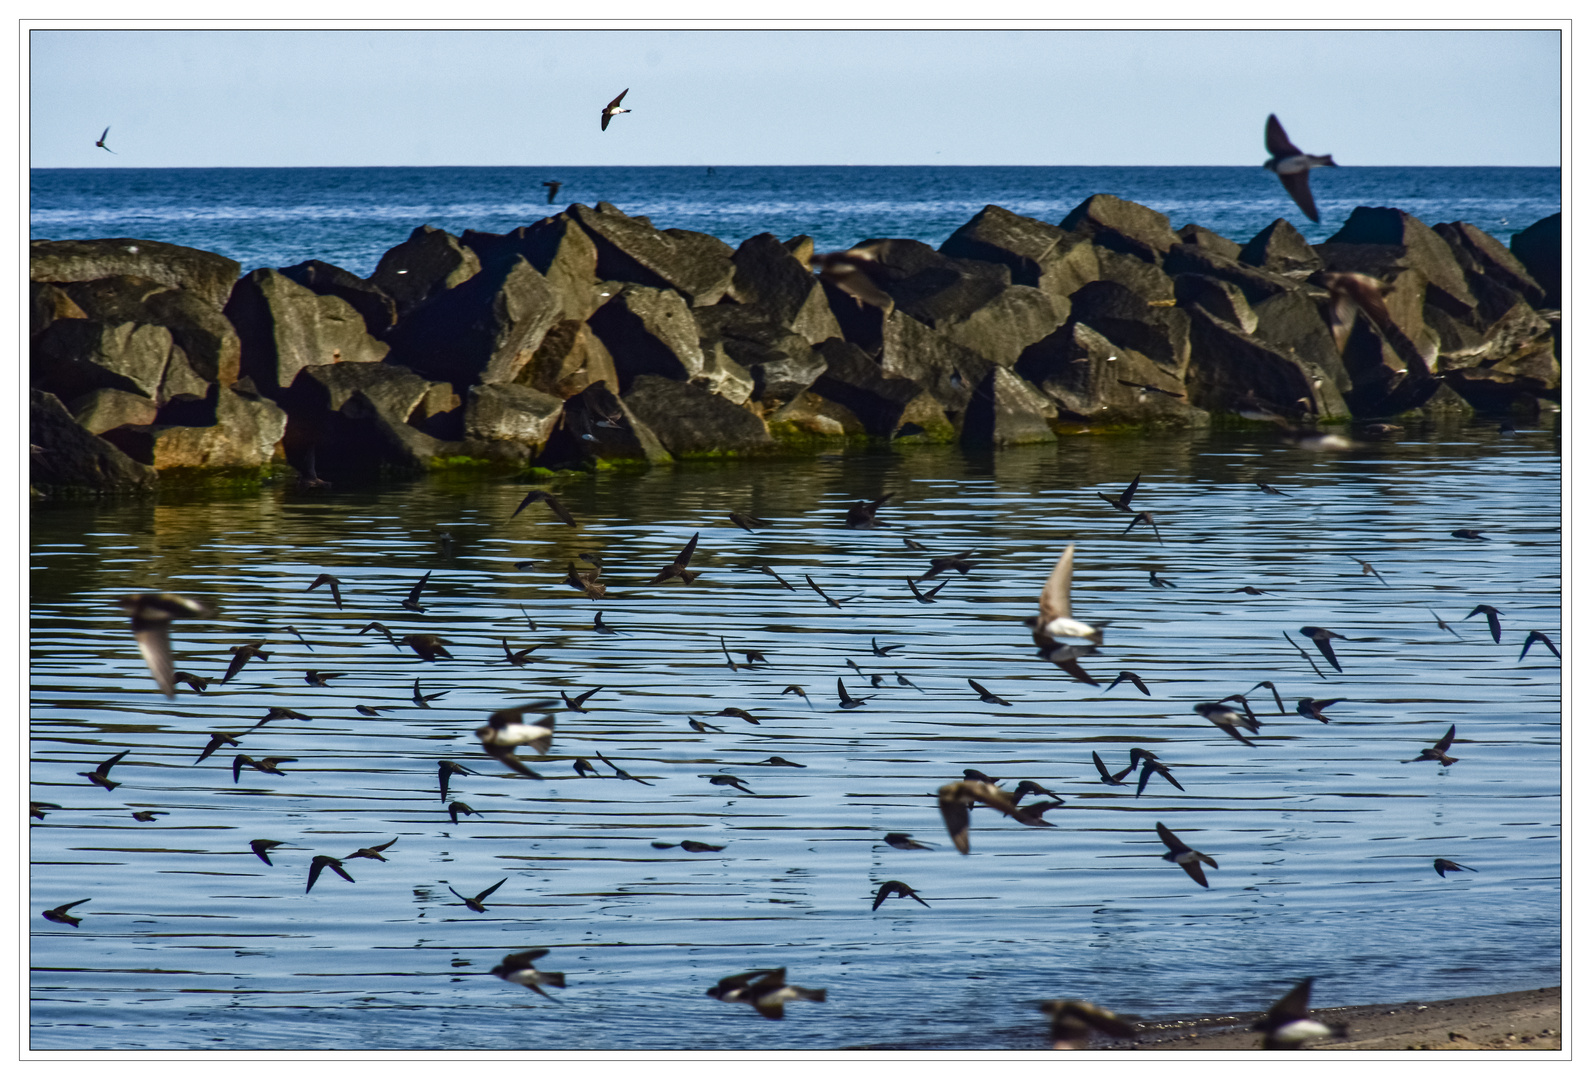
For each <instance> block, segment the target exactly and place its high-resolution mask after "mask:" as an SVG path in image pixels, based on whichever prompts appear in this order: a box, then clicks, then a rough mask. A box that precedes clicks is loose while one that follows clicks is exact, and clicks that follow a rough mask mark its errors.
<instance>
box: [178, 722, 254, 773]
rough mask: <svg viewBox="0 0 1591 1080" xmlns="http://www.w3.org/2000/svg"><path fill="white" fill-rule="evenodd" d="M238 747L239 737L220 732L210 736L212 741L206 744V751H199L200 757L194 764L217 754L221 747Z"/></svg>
mask: <svg viewBox="0 0 1591 1080" xmlns="http://www.w3.org/2000/svg"><path fill="white" fill-rule="evenodd" d="M256 726H257V725H256ZM237 745H238V740H237V736H235V735H228V734H227V733H226V732H224V731H218V732H216V733H215V734H213V735H211V736H210V741H209V742H207V743H205V744H204V749H203V750H201V751H199V756H198V757H197V758H195V759H194V762H193V763H194V764H195V765H197V764H199V762H201V761H203V760H204V759H205V758H207V757H209V756H210V755H211V754H213V753H215V752H216V751H217V750H219V749H221V747H223V746H237Z"/></svg>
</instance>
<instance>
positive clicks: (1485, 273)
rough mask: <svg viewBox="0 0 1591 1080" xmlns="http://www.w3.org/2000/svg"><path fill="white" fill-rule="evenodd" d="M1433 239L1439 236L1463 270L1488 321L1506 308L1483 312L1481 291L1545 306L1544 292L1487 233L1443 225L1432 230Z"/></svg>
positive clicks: (1457, 223) (1484, 302) (1484, 303)
mask: <svg viewBox="0 0 1591 1080" xmlns="http://www.w3.org/2000/svg"><path fill="white" fill-rule="evenodd" d="M1435 232H1436V235H1438V236H1440V237H1441V238H1442V239H1443V240H1444V241H1445V242H1446V243H1447V246H1448V248H1449V249H1450V250H1451V251H1452V252H1453V257H1454V258H1455V259H1457V260H1458V264H1459V266H1460V267H1462V268H1463V270H1464V276H1465V278H1466V279H1467V280H1468V281H1469V285H1470V289H1471V291H1473V292H1474V293H1475V296H1476V300H1477V301H1478V302H1479V305H1480V307H1481V309H1482V310H1483V312H1485V313H1486V315H1487V317H1488V318H1489V319H1496V318H1499V317H1501V315H1502V314H1503V312H1504V311H1507V310H1508V307H1512V306H1513V305H1512V304H1509V305H1507V307H1503V308H1501V310H1495V311H1487V310H1486V309H1487V307H1488V300H1490V299H1491V297H1490V296H1488V295H1483V294H1482V292H1481V289H1482V288H1489V289H1495V290H1497V291H1498V292H1502V293H1506V294H1507V295H1510V296H1517V297H1518V298H1519V299H1522V300H1524V301H1525V302H1526V303H1527V304H1529V305H1530V306H1531V307H1535V308H1540V307H1545V306H1546V299H1547V292H1546V290H1545V289H1543V288H1542V287H1541V285H1540V284H1539V283H1537V281H1536V279H1535V278H1533V277H1531V276H1530V271H1528V270H1526V269H1525V265H1524V263H1522V262H1520V261H1519V260H1518V259H1517V258H1515V257H1514V254H1513V252H1511V251H1509V250H1508V249H1507V248H1506V247H1504V246H1503V243H1502V241H1501V240H1498V239H1497V238H1496V237H1495V236H1493V235H1492V234H1491V233H1489V232H1486V231H1485V230H1483V229H1477V228H1476V227H1475V226H1473V225H1471V224H1469V223H1468V222H1465V221H1453V222H1444V223H1442V224H1440V225H1437V226H1436V228H1435Z"/></svg>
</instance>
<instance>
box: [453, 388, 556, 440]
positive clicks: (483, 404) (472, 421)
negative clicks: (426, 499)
mask: <svg viewBox="0 0 1591 1080" xmlns="http://www.w3.org/2000/svg"><path fill="white" fill-rule="evenodd" d="M562 416H563V399H562V398H558V397H553V396H552V395H551V394H543V393H542V392H541V391H539V390H533V389H531V388H530V387H528V386H516V385H514V384H512V383H509V384H506V385H491V386H472V387H470V390H469V398H468V400H467V401H466V402H465V405H464V438H465V440H466V441H470V440H475V441H480V442H508V443H516V444H518V445H519V446H522V447H525V448H526V449H527V450H529V451H531V452H532V453H534V452H538V451H540V450H541V448H542V447H543V446H545V445H546V444H547V439H548V437H549V436H551V435H552V432H553V429H554V428H555V427H557V425H558V421H559V419H560V418H561V417H562Z"/></svg>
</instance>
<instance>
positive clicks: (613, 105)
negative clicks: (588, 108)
mask: <svg viewBox="0 0 1591 1080" xmlns="http://www.w3.org/2000/svg"><path fill="white" fill-rule="evenodd" d="M629 92H630V88H629V87H628V86H627V87H625V88H624V94H628V93H629ZM624 94H620V95H619V96H618V97H616V98H614V99H613V100H612V101H610V102H608V103H607V105H605V106H604V107H603V109H602V130H603V131H606V130H608V121H609V120H612V119H613V118H614V117H615V116H618V115H619V114H620V113H627V112H629V111H630V110H629V109H621V108H619V102H621V101H623V100H624Z"/></svg>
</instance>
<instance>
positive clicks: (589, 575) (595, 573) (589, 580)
mask: <svg viewBox="0 0 1591 1080" xmlns="http://www.w3.org/2000/svg"><path fill="white" fill-rule="evenodd" d="M601 576H602V570H601V569H600V568H599V569H596V570H577V569H576V568H575V564H574V563H570V564H569V575H568V576H567V577H565V578H564V579H563V583H564V584H565V585H568V586H569V587H570V588H572V589H579V590H580V591H581V592H583V593H585V594H586V598H587V599H588V600H600V599H602V598H603V597H604V596H606V595H608V587H607V586H606V585H604V584H602V582H600V581H598V580H597V579H598V578H600V577H601Z"/></svg>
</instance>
